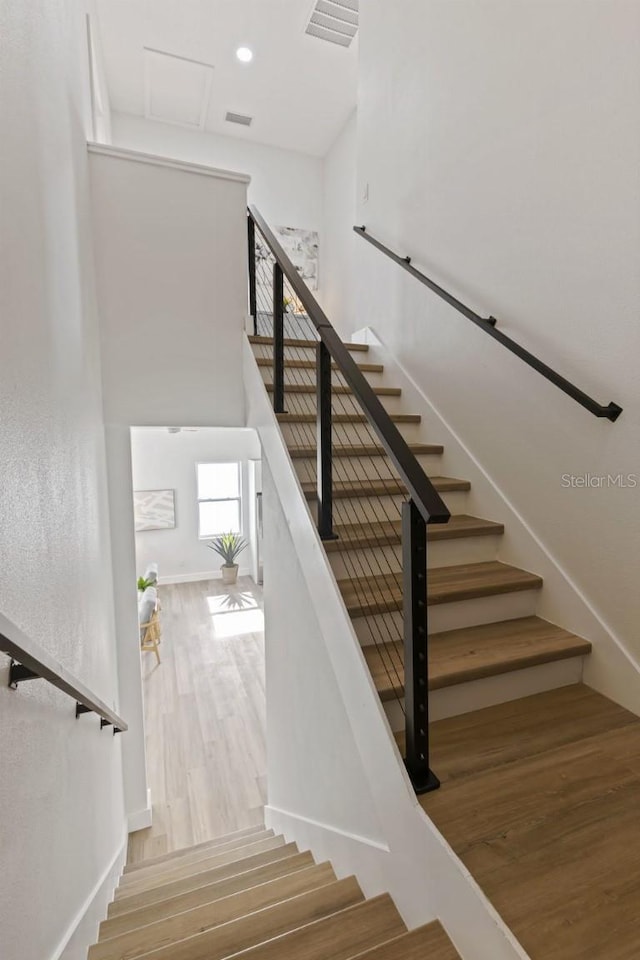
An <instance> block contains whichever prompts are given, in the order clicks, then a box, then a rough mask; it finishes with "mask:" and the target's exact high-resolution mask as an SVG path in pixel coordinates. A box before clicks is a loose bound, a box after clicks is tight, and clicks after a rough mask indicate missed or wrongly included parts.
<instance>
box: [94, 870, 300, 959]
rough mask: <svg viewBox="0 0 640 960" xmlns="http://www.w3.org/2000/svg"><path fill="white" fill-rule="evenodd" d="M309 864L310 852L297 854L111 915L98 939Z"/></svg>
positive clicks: (190, 907)
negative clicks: (139, 907) (166, 898)
mask: <svg viewBox="0 0 640 960" xmlns="http://www.w3.org/2000/svg"><path fill="white" fill-rule="evenodd" d="M312 866H313V857H312V856H311V854H310V853H308V852H306V853H299V854H297V855H295V856H290V857H286V858H285V859H283V860H281V861H279V862H275V863H271V864H268V865H267V866H263V867H260V868H258V869H257V870H254V871H251V872H249V873H246V874H240V875H238V876H236V877H231V878H229V879H227V880H224V881H222V882H221V883H217V882H215V881H214V882H212V883H211V884H207V885H205V886H201V887H197V888H196V889H194V890H191V891H189V892H186V893H183V894H181V895H177V896H174V897H173V898H171V899H169V900H161V901H159V902H157V903H153V904H151V905H149V906H147V907H143V908H141V909H138V910H134V911H131V912H130V913H123V914H121V915H120V916H117V917H111V916H110V918H109V919H108V920H105V921H103V922H102V923H101V924H100V939H101V940H105V939H109V938H111V937H117V936H122V935H123V934H125V933H128V932H129V931H131V930H136V929H138V928H139V927H143V926H146V925H147V924H150V923H157V922H158V921H159V920H164V919H166V918H167V917H171V916H175V915H176V914H178V913H183V912H184V911H186V910H193V909H195V908H197V907H199V906H202V905H203V904H205V903H212V902H213V901H215V900H221V899H226V898H228V897H234V896H236V895H242V894H243V893H244V892H246V890H247V889H249V888H252V887H256V886H259V885H261V884H266V883H269V882H270V881H271V880H277V879H281V878H282V877H284V876H287V875H291V874H295V873H297V872H298V871H299V870H306V869H308V868H309V867H312Z"/></svg>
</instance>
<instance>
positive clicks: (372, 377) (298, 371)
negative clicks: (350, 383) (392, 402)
mask: <svg viewBox="0 0 640 960" xmlns="http://www.w3.org/2000/svg"><path fill="white" fill-rule="evenodd" d="M296 359H306V358H304V357H302V358H300V357H297V358H296ZM258 369H259V370H260V374H261V376H262V379H263V381H264V383H273V368H272V367H258ZM363 376H364V377H365V378H366V380H367V381H368V382H369V383H370V384H371V386H372V387H382V386H385V387H393V386H395V384H394V383H391V382H389V383H387V382H386V381H385V377H384V375H383V373H382V371H371V370H368V371H363ZM284 382H285V384H288V383H292V384H304V385H305V386H309V387H313V389H314V390H315V389H316V382H317V381H316V372H315V370H310V369H307V368H306V367H291V366H287V365H286V364H285V370H284ZM331 382H332V384H333V385H334V386H336V385H341V386H346V380H345V378H344V376H343V375H342V374H341V373H340V372H339V371H338V370H333V371H332V374H331Z"/></svg>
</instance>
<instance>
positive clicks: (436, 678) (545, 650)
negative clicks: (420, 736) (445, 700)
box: [363, 617, 591, 700]
mask: <svg viewBox="0 0 640 960" xmlns="http://www.w3.org/2000/svg"><path fill="white" fill-rule="evenodd" d="M590 651H591V644H590V643H589V642H588V640H583V639H582V638H581V637H577V636H576V635H575V634H573V633H569V631H567V630H563V629H562V628H561V627H558V626H556V625H555V624H553V623H548V622H547V621H546V620H541V619H540V618H539V617H524V618H522V619H518V620H506V621H502V622H500V623H489V624H482V625H481V626H475V627H465V628H464V629H459V630H448V631H446V632H444V633H434V634H432V635H431V636H430V637H429V689H430V690H438V689H441V688H443V687H449V686H453V685H455V684H459V683H467V682H469V681H470V680H479V679H481V678H483V677H492V676H498V675H499V674H502V673H509V672H511V671H513V670H523V669H525V668H526V667H532V666H536V665H537V664H541V663H551V662H553V661H555V660H565V659H567V658H569V657H578V656H585V655H586V654H588V653H590ZM363 653H364V656H365V659H366V661H367V666H368V667H369V670H370V672H371V676H372V677H373V681H374V683H375V685H376V689H377V691H378V693H379V695H380V698H381V699H382V700H391V699H394V698H395V697H401V696H404V682H403V681H404V651H403V647H402V644H401V643H400V642H397V643H385V644H381V645H378V644H376V645H372V646H366V647H363Z"/></svg>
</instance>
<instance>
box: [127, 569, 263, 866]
mask: <svg viewBox="0 0 640 960" xmlns="http://www.w3.org/2000/svg"><path fill="white" fill-rule="evenodd" d="M159 596H160V602H161V604H162V612H161V626H162V643H161V644H160V655H161V658H162V662H161V663H160V664H159V665H156V662H155V657H154V656H153V654H149V653H143V655H142V672H143V688H144V699H145V721H146V747H147V769H148V777H149V787H150V789H151V800H152V804H153V826H152V827H150V828H149V829H147V830H139V831H138V832H137V833H133V834H131V836H130V839H129V862H130V863H135V862H137V861H140V860H146V859H147V858H149V857H155V856H159V855H161V854H165V853H169V852H171V851H172V850H176V849H179V848H181V847H189V846H191V845H193V844H197V843H202V842H203V841H206V840H211V839H213V838H215V837H218V836H221V835H223V834H227V833H232V832H233V831H236V830H243V829H244V828H246V827H252V826H257V825H259V824H261V823H262V822H263V806H264V803H265V802H266V747H265V696H264V631H263V619H262V593H261V590H260V588H259V587H256V585H255V584H254V583H253V581H252V580H251V579H250V578H248V577H243V578H240V579H239V580H238V583H237V585H236V586H235V587H224V586H223V584H222V581H221V580H207V581H200V582H197V583H183V584H171V585H165V586H161V587H160V588H159Z"/></svg>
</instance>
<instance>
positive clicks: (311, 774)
mask: <svg viewBox="0 0 640 960" xmlns="http://www.w3.org/2000/svg"><path fill="white" fill-rule="evenodd" d="M243 365H244V382H245V393H246V406H247V425H248V426H249V427H253V428H254V429H256V430H257V431H258V434H259V436H260V441H261V444H262V451H263V463H264V465H265V489H264V499H265V546H266V544H267V543H271V544H272V548H273V549H274V550H275V552H274V554H273V555H271V554H270V553H267V552H265V611H266V631H267V648H268V655H267V677H268V681H269V671H270V670H273V676H277V674H278V671H282V672H283V673H284V674H287V671H291V670H294V672H295V673H294V675H295V677H296V678H297V680H296V682H295V683H294V684H293V689H291V685H290V689H289V695H288V696H286V697H284V696H282V697H277V696H274V695H273V694H272V696H271V699H269V696H268V703H267V710H268V719H269V722H268V724H267V729H268V736H269V738H270V739H269V748H270V749H269V750H268V756H269V760H268V763H269V771H268V775H269V781H270V789H271V791H272V792H271V795H270V801H271V802H270V806H269V807H268V808H267V810H266V815H267V817H266V818H267V825H268V826H270V827H272V828H273V829H275V830H276V831H277V832H282V833H283V834H284V835H285V837H286V839H287V840H289V841H291V840H295V841H296V842H298V843H299V846H300V848H301V849H304V848H306V847H309V848H311V849H312V851H313V853H314V855H315V856H316V858H319V859H320V860H322V859H325V858H326V857H327V856H330V858H331V859H332V861H333V863H334V866H335V868H336V872H337V874H338V876H345V875H347V874H350V873H354V874H355V875H356V876H357V878H358V880H359V882H360V884H361V886H362V889H363V891H364V892H365V894H366V895H367V896H371V895H373V894H375V893H377V892H382V891H383V890H388V891H389V893H390V894H391V896H392V897H393V899H394V901H395V903H396V904H397V906H398V909H399V910H400V912H401V914H402V916H403V918H404V920H405V922H406V923H407V924H408V926H409V927H410V928H412V927H414V926H418V925H420V924H422V923H426V922H429V921H430V920H432V919H434V918H435V917H440V919H441V921H442V923H443V925H444V926H445V928H446V930H447V932H448V933H449V935H450V937H451V939H452V940H453V942H454V943H455V946H456V948H457V949H458V951H459V953H460V956H461V957H462V958H463V960H472V958H473V960H527V955H526V953H525V952H524V951H523V950H522V948H521V947H520V945H519V944H518V943H517V941H516V940H515V938H514V937H513V935H512V934H511V933H510V931H509V929H508V928H507V927H506V925H505V924H504V922H503V921H502V920H501V918H500V917H499V915H498V914H497V913H496V911H495V909H494V908H493V907H492V905H491V904H490V903H489V901H488V900H487V898H486V897H485V896H484V894H483V893H482V891H481V890H480V888H479V887H478V885H477V884H476V882H475V881H474V880H473V878H472V877H471V876H470V874H469V873H468V871H467V870H466V868H465V867H464V866H463V865H462V863H461V861H460V860H459V859H458V858H457V857H456V856H455V854H454V853H453V851H452V850H451V848H450V847H449V846H448V844H447V843H446V842H445V841H444V839H443V838H442V836H441V835H440V833H439V832H438V831H437V829H436V828H435V826H434V825H433V823H432V822H431V820H430V819H429V818H428V817H427V816H426V814H425V813H424V811H423V810H422V808H421V807H420V806H419V804H418V802H417V800H416V796H415V793H414V791H413V788H412V786H411V784H410V781H409V779H408V777H407V774H406V772H405V769H404V764H403V762H402V759H401V757H400V755H399V753H398V750H397V746H396V744H395V740H394V738H393V734H392V732H391V730H390V727H389V724H388V723H387V721H386V717H385V713H384V708H383V705H382V704H381V702H380V700H379V698H378V695H377V692H376V689H375V686H374V684H373V681H372V678H371V675H370V673H369V671H368V669H367V667H366V663H365V661H364V657H363V654H362V651H361V649H360V645H359V643H358V639H357V637H356V635H355V632H354V629H353V625H352V623H351V620H350V618H349V616H348V614H347V612H346V609H345V606H344V603H343V600H342V597H341V595H340V592H339V590H338V589H337V586H336V582H335V579H334V577H333V575H332V573H331V568H330V565H329V562H328V560H327V556H326V554H325V552H324V549H323V546H322V544H321V542H320V540H319V538H318V536H317V533H316V530H315V527H314V525H313V520H312V517H311V513H310V511H309V510H308V507H307V504H306V502H305V499H304V497H303V496H302V493H301V490H300V487H299V484H298V480H297V477H296V475H295V472H294V470H293V466H292V462H291V459H290V457H289V454H288V451H287V449H286V446H285V444H284V442H283V439H282V432H281V431H280V429H279V426H278V423H277V421H276V419H275V417H274V415H273V412H272V409H271V406H270V403H269V400H268V398H267V394H266V393H265V391H264V386H263V382H262V377H261V376H260V373H259V371H258V368H257V366H256V364H255V362H254V357H253V353H252V351H251V348H250V346H249V343H248V341H245V344H244V359H243ZM403 432H404V431H403ZM416 439H419V437H417V438H416ZM270 549H271V548H270ZM301 594H303V596H302V595H301ZM293 596H296V597H297V600H296V603H292V602H291V601H292V598H293ZM270 610H272V611H273V612H274V617H272V618H271V619H272V620H273V622H274V623H275V624H278V623H286V630H287V632H288V633H290V634H292V635H293V638H292V639H290V641H289V643H288V645H287V644H285V640H284V637H282V636H281V632H280V631H276V634H275V635H271V634H270ZM283 611H285V612H286V614H287V616H288V618H289V619H288V620H286V618H285V620H284V621H283V620H282V619H281V616H282V613H283ZM279 614H280V618H279ZM270 658H271V660H272V662H271V663H270ZM292 660H293V661H294V662H291V661H292ZM287 676H288V674H287ZM267 686H268V687H269V682H268V684H267ZM310 723H311V727H309V724H310ZM307 728H308V729H309V735H308V736H305V731H306V730H307ZM287 769H292V770H293V769H297V770H298V772H299V773H298V776H297V777H294V776H292V777H288V776H285V773H286V770H287ZM300 771H302V772H303V775H302V777H301V776H300ZM354 771H357V772H358V776H357V777H356V778H355V779H354ZM301 781H302V782H301ZM381 878H384V880H382V879H381Z"/></svg>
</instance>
